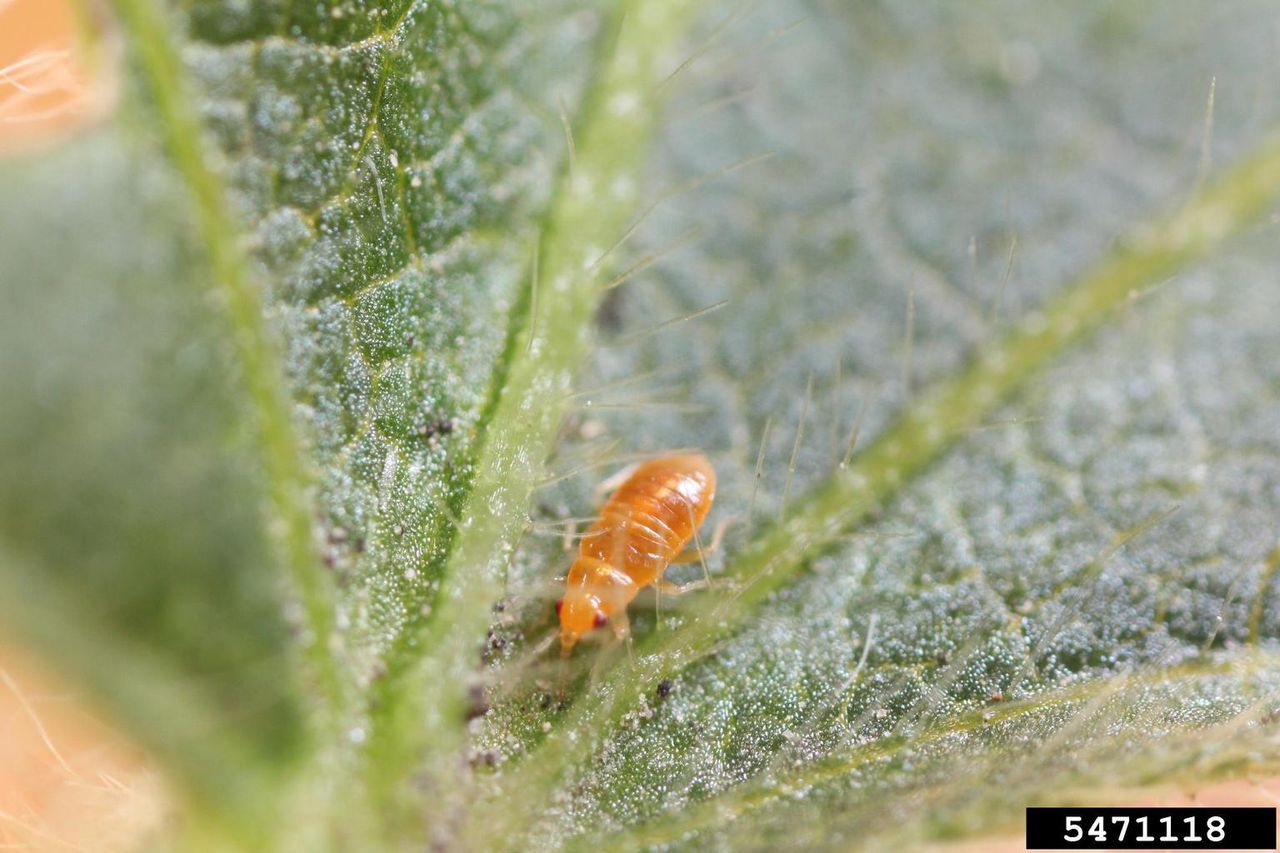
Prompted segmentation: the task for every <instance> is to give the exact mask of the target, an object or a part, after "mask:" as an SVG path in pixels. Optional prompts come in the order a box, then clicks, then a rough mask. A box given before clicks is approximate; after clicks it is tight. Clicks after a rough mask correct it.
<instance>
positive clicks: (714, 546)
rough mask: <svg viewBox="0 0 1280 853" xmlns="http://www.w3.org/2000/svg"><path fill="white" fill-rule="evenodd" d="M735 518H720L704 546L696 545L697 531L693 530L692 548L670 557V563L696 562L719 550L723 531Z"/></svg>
mask: <svg viewBox="0 0 1280 853" xmlns="http://www.w3.org/2000/svg"><path fill="white" fill-rule="evenodd" d="M737 520H738V517H737V516H736V515H731V516H729V517H728V518H722V519H720V522H719V523H718V524H717V525H716V529H715V532H713V533H712V534H711V542H710V543H709V544H708V545H707V547H705V548H701V547H698V544H697V540H698V533H697V531H696V530H695V531H694V534H693V536H694V548H693V549H692V550H690V551H685V552H684V553H683V554H677V555H676V556H675V557H674V558H672V560H671V564H672V565H673V566H674V565H676V564H678V563H696V562H698V561H700V560H702V559H703V557H705V556H706V555H708V554H714V553H716V552H717V551H719V550H720V546H721V544H723V542H724V532H725V531H726V530H728V529H729V525H731V524H733V523H734V522H735V521H737Z"/></svg>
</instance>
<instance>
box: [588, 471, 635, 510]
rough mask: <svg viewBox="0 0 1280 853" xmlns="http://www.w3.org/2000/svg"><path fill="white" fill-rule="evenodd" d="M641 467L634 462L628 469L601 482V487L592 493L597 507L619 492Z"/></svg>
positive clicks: (597, 487)
mask: <svg viewBox="0 0 1280 853" xmlns="http://www.w3.org/2000/svg"><path fill="white" fill-rule="evenodd" d="M639 467H640V463H639V462H632V463H631V464H630V465H628V466H627V467H625V468H623V469H622V470H620V471H618V472H617V473H615V474H613V475H611V476H609V477H606V478H605V479H603V480H601V481H600V485H598V486H596V488H595V491H594V492H592V493H591V496H592V498H594V500H595V502H596V506H600V505H601V504H603V503H604V499H605V498H606V497H607V496H608V495H611V494H613V493H614V492H616V491H617V490H618V487H619V486H621V485H622V484H623V483H625V482H626V481H627V480H628V479H630V477H631V475H632V474H634V473H635V472H636V469H637V468H639Z"/></svg>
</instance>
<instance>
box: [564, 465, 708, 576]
mask: <svg viewBox="0 0 1280 853" xmlns="http://www.w3.org/2000/svg"><path fill="white" fill-rule="evenodd" d="M714 497H715V472H714V471H713V470H712V468H711V463H710V462H709V461H708V460H707V458H706V457H705V456H702V455H701V454H687V455H676V456H666V457H663V458H661V459H655V460H653V461H651V462H647V463H645V464H644V465H641V466H640V467H639V468H637V469H636V470H635V472H634V473H633V474H632V475H631V477H630V478H628V480H627V481H626V483H624V484H623V485H622V486H621V487H620V488H619V489H618V491H616V492H614V494H613V496H612V497H611V498H610V499H609V501H608V502H607V503H606V504H605V505H604V507H603V508H602V509H601V511H600V518H599V520H597V521H596V523H595V524H594V525H593V526H592V528H591V530H589V531H588V532H587V535H586V536H585V537H583V540H582V546H581V553H582V555H583V556H587V557H593V558H595V559H598V560H602V561H605V562H607V563H609V564H610V565H612V566H614V567H616V568H617V569H619V570H621V571H623V572H624V573H626V574H627V575H628V576H630V577H631V578H632V580H633V581H634V582H635V583H636V584H637V585H638V586H645V585H648V584H650V583H653V582H654V581H656V580H657V579H658V578H659V577H661V575H662V573H663V571H664V570H665V569H666V567H667V565H668V564H670V562H671V561H672V559H674V558H675V557H676V555H678V554H679V553H680V552H681V551H682V550H683V549H684V547H685V546H686V545H687V544H688V543H689V540H690V539H691V538H693V534H694V531H695V530H697V529H698V527H700V526H701V525H702V522H703V520H704V519H705V518H706V515H707V512H708V511H709V510H710V509H711V501H712V499H713V498H714Z"/></svg>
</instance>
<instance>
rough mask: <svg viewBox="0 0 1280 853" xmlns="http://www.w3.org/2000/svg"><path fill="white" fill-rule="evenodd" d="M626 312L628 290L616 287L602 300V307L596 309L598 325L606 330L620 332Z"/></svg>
mask: <svg viewBox="0 0 1280 853" xmlns="http://www.w3.org/2000/svg"><path fill="white" fill-rule="evenodd" d="M625 313H626V290H625V289H624V288H621V287H615V288H613V289H612V290H610V291H608V293H606V294H605V297H604V298H603V299H601V300H600V307H599V308H597V309H596V325H597V326H599V327H600V328H601V329H603V330H604V331H606V332H618V331H620V330H621V329H622V321H623V319H624V317H623V315H624V314H625Z"/></svg>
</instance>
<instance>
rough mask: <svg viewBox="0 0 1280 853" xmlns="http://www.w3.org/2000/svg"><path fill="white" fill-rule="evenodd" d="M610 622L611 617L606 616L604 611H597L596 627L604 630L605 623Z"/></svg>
mask: <svg viewBox="0 0 1280 853" xmlns="http://www.w3.org/2000/svg"><path fill="white" fill-rule="evenodd" d="M608 621H609V617H608V616H605V615H604V611H601V610H597V611H596V619H595V627H597V628H603V627H604V626H605V623H606V622H608Z"/></svg>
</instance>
